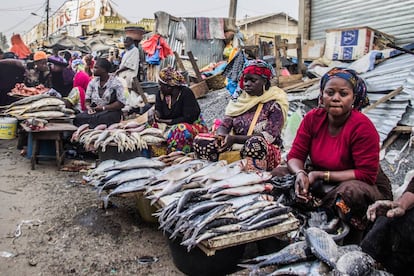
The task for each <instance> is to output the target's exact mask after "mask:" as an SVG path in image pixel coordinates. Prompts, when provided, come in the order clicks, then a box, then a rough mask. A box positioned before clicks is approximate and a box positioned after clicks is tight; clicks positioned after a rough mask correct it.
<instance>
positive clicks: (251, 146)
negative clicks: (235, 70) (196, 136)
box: [196, 60, 288, 170]
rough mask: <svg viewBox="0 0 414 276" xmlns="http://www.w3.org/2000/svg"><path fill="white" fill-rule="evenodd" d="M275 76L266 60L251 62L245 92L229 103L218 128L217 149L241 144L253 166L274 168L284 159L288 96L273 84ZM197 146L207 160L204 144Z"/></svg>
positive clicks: (245, 73) (243, 81)
mask: <svg viewBox="0 0 414 276" xmlns="http://www.w3.org/2000/svg"><path fill="white" fill-rule="evenodd" d="M274 75H275V74H274V70H273V68H272V66H271V65H269V64H268V63H266V62H264V61H263V60H251V61H249V63H248V64H247V66H246V67H245V68H244V70H243V73H242V77H241V79H240V87H241V88H242V89H243V93H242V94H241V95H240V96H239V97H238V98H237V100H236V101H230V102H229V104H228V105H227V107H226V110H225V116H224V118H223V120H222V122H221V124H220V126H219V127H218V129H217V131H216V137H218V146H219V148H218V152H225V151H227V150H230V149H232V148H233V146H234V145H236V144H239V145H242V147H241V149H240V154H239V157H241V158H246V159H248V160H249V161H250V162H249V164H250V165H252V166H253V167H252V168H253V169H259V170H272V169H274V168H275V167H277V166H278V165H279V164H280V161H281V154H280V148H281V147H282V138H281V133H282V129H283V127H284V124H285V122H286V118H287V111H288V99H287V95H286V93H285V92H284V91H283V90H282V89H280V88H278V87H276V86H271V84H270V79H271V78H272V77H273V76H274ZM200 142H201V141H200ZM197 148H198V149H197V151H196V153H197V154H198V155H199V156H200V157H201V158H207V159H208V156H203V155H205V151H203V145H200V144H199V145H198V147H197ZM234 150H237V149H234ZM207 152H208V153H207V155H209V151H207ZM236 153H237V152H236ZM237 154H238V153H237Z"/></svg>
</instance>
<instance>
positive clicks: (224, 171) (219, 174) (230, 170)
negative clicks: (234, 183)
mask: <svg viewBox="0 0 414 276" xmlns="http://www.w3.org/2000/svg"><path fill="white" fill-rule="evenodd" d="M242 170H243V162H242V160H238V161H236V162H233V163H231V164H228V165H227V166H223V167H221V168H219V169H217V170H215V171H213V172H211V173H209V174H207V175H205V176H204V177H203V178H202V179H200V182H203V183H205V182H207V185H209V184H211V183H214V182H215V181H219V180H223V179H226V178H229V177H232V176H234V175H236V174H238V173H240V172H241V171H242Z"/></svg>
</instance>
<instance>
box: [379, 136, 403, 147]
mask: <svg viewBox="0 0 414 276" xmlns="http://www.w3.org/2000/svg"><path fill="white" fill-rule="evenodd" d="M398 136H400V133H398V132H396V133H393V134H392V135H391V136H390V137H389V138H388V139H386V140H385V142H384V143H383V144H382V147H381V149H382V150H386V149H387V148H388V147H389V146H390V145H392V143H394V142H395V140H397V138H398Z"/></svg>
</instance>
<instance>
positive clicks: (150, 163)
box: [105, 157, 165, 171]
mask: <svg viewBox="0 0 414 276" xmlns="http://www.w3.org/2000/svg"><path fill="white" fill-rule="evenodd" d="M163 167H165V163H164V162H160V161H158V160H155V159H153V158H146V157H135V158H132V159H128V160H126V161H123V162H121V163H119V164H117V165H115V166H113V167H109V168H106V169H105V171H110V170H130V169H137V168H154V169H160V168H163Z"/></svg>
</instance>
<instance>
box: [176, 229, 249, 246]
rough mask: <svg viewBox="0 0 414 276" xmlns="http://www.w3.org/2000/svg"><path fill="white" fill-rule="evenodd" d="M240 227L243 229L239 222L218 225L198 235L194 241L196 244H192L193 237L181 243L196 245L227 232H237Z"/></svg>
mask: <svg viewBox="0 0 414 276" xmlns="http://www.w3.org/2000/svg"><path fill="white" fill-rule="evenodd" d="M240 229H241V225H239V224H228V225H223V226H219V227H216V228H211V229H209V230H208V231H206V232H204V233H203V234H201V235H199V236H198V237H196V240H195V241H193V242H194V244H191V239H188V240H185V241H183V242H181V245H183V246H196V245H197V244H199V243H200V242H202V241H205V240H208V239H211V238H213V237H217V236H221V235H225V234H228V233H233V232H237V231H240Z"/></svg>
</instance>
